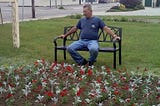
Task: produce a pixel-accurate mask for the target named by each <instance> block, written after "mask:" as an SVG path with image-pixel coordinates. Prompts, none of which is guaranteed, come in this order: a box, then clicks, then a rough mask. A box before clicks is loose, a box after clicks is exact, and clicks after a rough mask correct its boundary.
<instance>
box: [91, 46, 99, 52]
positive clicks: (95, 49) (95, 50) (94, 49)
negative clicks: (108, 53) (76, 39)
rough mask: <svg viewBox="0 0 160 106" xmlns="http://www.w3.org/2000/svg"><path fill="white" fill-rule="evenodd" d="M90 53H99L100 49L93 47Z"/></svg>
mask: <svg viewBox="0 0 160 106" xmlns="http://www.w3.org/2000/svg"><path fill="white" fill-rule="evenodd" d="M89 51H90V52H92V53H98V48H95V47H92V48H90V50H89Z"/></svg>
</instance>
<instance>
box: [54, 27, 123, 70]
mask: <svg viewBox="0 0 160 106" xmlns="http://www.w3.org/2000/svg"><path fill="white" fill-rule="evenodd" d="M72 27H73V26H66V27H64V34H65V33H66V32H67V31H69V30H70V29H71V28H72ZM109 28H110V29H111V30H112V31H113V32H114V33H115V34H117V35H118V36H119V37H120V38H121V40H114V39H113V37H112V36H111V35H109V34H108V33H106V32H103V30H99V39H98V42H99V47H100V48H99V52H110V53H113V67H114V68H116V53H117V52H118V53H119V55H118V56H119V65H121V63H122V58H121V57H122V56H121V41H122V28H120V27H113V26H109ZM79 33H80V32H79V31H77V32H75V33H73V34H71V35H69V36H67V37H66V38H64V39H63V41H62V39H61V38H60V37H55V38H54V39H53V43H54V53H55V54H54V56H55V61H57V51H58V50H63V54H64V59H65V60H66V48H67V45H68V44H70V43H71V42H73V41H76V40H79ZM58 39H61V43H62V44H60V42H58V41H57V40H58ZM78 51H88V49H87V48H83V49H81V50H78Z"/></svg>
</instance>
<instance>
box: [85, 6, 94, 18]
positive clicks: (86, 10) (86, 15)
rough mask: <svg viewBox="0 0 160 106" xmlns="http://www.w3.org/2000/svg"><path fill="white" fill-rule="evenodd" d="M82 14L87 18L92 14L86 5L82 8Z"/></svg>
mask: <svg viewBox="0 0 160 106" xmlns="http://www.w3.org/2000/svg"><path fill="white" fill-rule="evenodd" d="M83 15H84V16H85V17H87V18H90V17H91V16H92V11H91V10H89V9H88V8H87V7H86V8H83Z"/></svg>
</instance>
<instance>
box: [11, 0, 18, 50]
mask: <svg viewBox="0 0 160 106" xmlns="http://www.w3.org/2000/svg"><path fill="white" fill-rule="evenodd" d="M12 15H13V24H12V36H13V46H14V47H15V48H19V47H20V40H19V14H18V0H14V2H12Z"/></svg>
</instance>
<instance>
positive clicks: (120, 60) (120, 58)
mask: <svg viewBox="0 0 160 106" xmlns="http://www.w3.org/2000/svg"><path fill="white" fill-rule="evenodd" d="M121 64H122V54H121V50H119V65H121Z"/></svg>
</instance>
